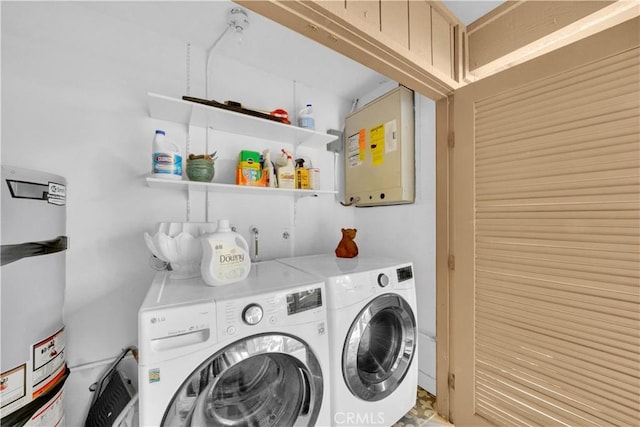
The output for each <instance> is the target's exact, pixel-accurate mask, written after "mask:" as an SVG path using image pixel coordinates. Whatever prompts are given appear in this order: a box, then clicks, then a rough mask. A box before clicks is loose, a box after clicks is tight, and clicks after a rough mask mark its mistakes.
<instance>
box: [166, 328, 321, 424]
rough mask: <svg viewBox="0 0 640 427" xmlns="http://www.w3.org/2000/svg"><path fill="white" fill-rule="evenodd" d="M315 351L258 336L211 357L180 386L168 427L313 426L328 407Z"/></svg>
mask: <svg viewBox="0 0 640 427" xmlns="http://www.w3.org/2000/svg"><path fill="white" fill-rule="evenodd" d="M322 390H323V383H322V372H321V369H320V364H319V363H318V360H317V359H316V357H315V355H314V354H313V352H312V351H311V350H310V349H309V347H308V346H307V345H306V344H305V343H304V342H302V341H300V340H298V339H296V338H294V337H291V336H287V335H273V334H269V335H256V336H252V337H249V338H245V339H243V340H240V341H237V342H235V343H233V344H231V345H229V346H227V347H225V348H224V349H222V350H221V351H219V352H218V353H216V354H214V355H213V356H211V357H210V358H209V359H208V360H206V361H205V362H204V363H203V364H202V365H200V366H199V367H198V368H197V369H196V370H195V371H194V372H193V374H191V376H190V377H189V378H187V380H186V381H185V382H184V383H183V384H182V385H181V386H180V389H179V390H178V392H177V393H176V394H175V395H174V397H173V399H172V400H171V403H170V404H169V407H168V408H167V411H166V412H165V414H164V417H163V419H162V425H163V426H172V427H173V426H198V427H203V426H260V427H262V426H278V427H280V426H312V425H314V424H315V421H316V419H317V417H318V412H319V411H320V405H321V404H322Z"/></svg>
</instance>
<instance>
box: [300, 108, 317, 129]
mask: <svg viewBox="0 0 640 427" xmlns="http://www.w3.org/2000/svg"><path fill="white" fill-rule="evenodd" d="M298 126H299V127H301V128H306V129H311V130H314V129H315V128H316V120H315V118H314V117H313V107H312V106H311V104H307V106H306V107H304V108H303V109H302V110H300V112H299V113H298Z"/></svg>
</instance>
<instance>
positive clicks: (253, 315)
mask: <svg viewBox="0 0 640 427" xmlns="http://www.w3.org/2000/svg"><path fill="white" fill-rule="evenodd" d="M263 315H264V311H263V310H262V307H260V305H259V304H249V305H248V306H246V307H245V308H244V310H243V311H242V320H243V321H244V323H246V324H247V325H257V324H258V323H260V321H261V320H262V316H263Z"/></svg>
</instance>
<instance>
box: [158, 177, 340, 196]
mask: <svg viewBox="0 0 640 427" xmlns="http://www.w3.org/2000/svg"><path fill="white" fill-rule="evenodd" d="M147 184H148V185H149V187H152V188H159V189H163V190H179V189H189V190H191V191H209V190H212V191H216V192H224V193H236V194H254V195H255V194H263V195H264V194H293V195H296V196H313V197H315V196H319V195H323V194H337V193H338V192H337V191H334V190H297V189H295V190H294V189H288V188H268V187H251V186H246V185H234V184H219V183H215V182H197V181H187V180H177V179H176V180H172V179H162V178H153V177H147Z"/></svg>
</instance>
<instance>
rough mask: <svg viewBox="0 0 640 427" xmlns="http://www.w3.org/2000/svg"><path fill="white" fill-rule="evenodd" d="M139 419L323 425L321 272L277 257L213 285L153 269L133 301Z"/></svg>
mask: <svg viewBox="0 0 640 427" xmlns="http://www.w3.org/2000/svg"><path fill="white" fill-rule="evenodd" d="M138 322H139V323H138V325H139V326H138V327H139V331H138V332H139V346H138V347H139V363H138V366H139V371H138V373H139V401H140V402H139V404H140V407H139V411H140V425H142V426H172V427H173V426H199V427H204V426H221V425H224V426H258V425H259V426H274V427H281V426H294V425H295V426H313V425H318V426H328V425H330V424H331V422H330V408H329V397H328V396H329V350H328V349H329V341H328V334H327V330H326V325H327V319H326V302H325V284H324V282H323V281H322V279H320V278H318V277H315V276H313V275H311V274H307V273H305V272H302V271H299V270H296V269H294V268H292V267H288V266H286V265H284V264H281V263H278V262H276V261H266V262H261V263H256V264H253V265H252V266H251V272H250V274H249V277H247V278H246V279H245V280H243V281H241V282H236V283H233V284H228V285H225V286H220V287H210V286H207V285H205V283H204V282H203V281H202V279H201V278H191V279H172V278H171V277H170V276H169V275H168V274H167V273H166V272H161V273H158V274H157V275H156V277H155V279H154V281H153V283H152V284H151V287H150V289H149V291H148V293H147V296H146V298H145V300H144V302H143V304H142V306H141V308H140V311H139V317H138Z"/></svg>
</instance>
